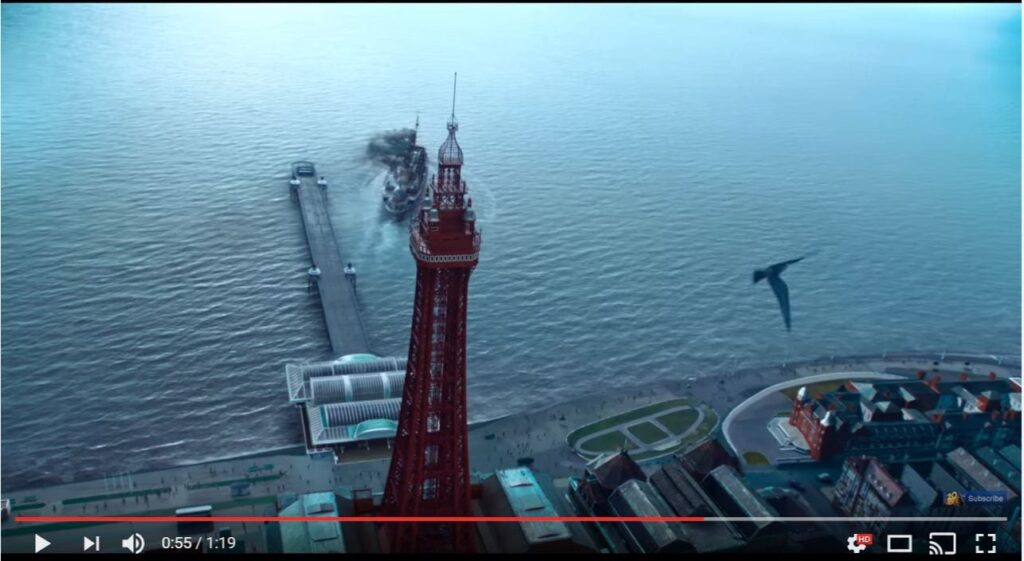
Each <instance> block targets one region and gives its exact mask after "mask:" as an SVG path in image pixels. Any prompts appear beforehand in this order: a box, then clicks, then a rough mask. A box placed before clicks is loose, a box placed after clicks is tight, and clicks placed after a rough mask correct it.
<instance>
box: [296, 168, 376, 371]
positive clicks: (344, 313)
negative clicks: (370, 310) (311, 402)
mask: <svg viewBox="0 0 1024 561" xmlns="http://www.w3.org/2000/svg"><path fill="white" fill-rule="evenodd" d="M317 177H318V176H317V175H315V174H314V175H312V176H298V177H297V178H296V179H298V180H299V185H297V186H296V185H293V186H292V189H293V191H294V192H295V195H296V198H297V200H298V203H299V208H300V209H301V214H302V223H303V226H304V227H305V229H306V242H307V243H308V244H309V255H310V258H311V259H312V262H313V263H315V264H316V266H317V267H318V268H319V269H320V279H319V281H318V285H319V286H318V288H319V294H320V304H321V306H322V307H323V310H324V320H325V322H326V323H327V333H328V336H329V337H330V339H331V348H332V349H333V350H334V353H335V354H336V355H339V356H343V355H348V354H356V353H369V352H370V349H369V346H368V345H367V344H366V334H365V333H364V331H363V322H362V319H361V318H360V317H359V307H358V306H357V303H356V293H355V288H354V287H353V286H352V283H351V282H350V281H349V280H348V279H347V278H345V271H344V270H345V264H344V263H343V262H342V259H341V253H340V251H339V249H338V242H337V238H336V237H335V236H334V227H333V226H331V218H330V216H328V214H327V196H326V188H323V187H320V186H319V185H317Z"/></svg>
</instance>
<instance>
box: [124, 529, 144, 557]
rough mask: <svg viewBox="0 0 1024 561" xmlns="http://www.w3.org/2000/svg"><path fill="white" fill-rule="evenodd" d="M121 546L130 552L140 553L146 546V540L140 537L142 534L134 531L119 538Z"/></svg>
mask: <svg viewBox="0 0 1024 561" xmlns="http://www.w3.org/2000/svg"><path fill="white" fill-rule="evenodd" d="M121 547H123V548H125V549H127V550H128V551H130V552H132V553H136V554H138V553H142V550H143V549H145V547H146V540H144V539H142V534H139V533H135V534H132V535H130V536H128V537H127V538H125V539H123V540H121Z"/></svg>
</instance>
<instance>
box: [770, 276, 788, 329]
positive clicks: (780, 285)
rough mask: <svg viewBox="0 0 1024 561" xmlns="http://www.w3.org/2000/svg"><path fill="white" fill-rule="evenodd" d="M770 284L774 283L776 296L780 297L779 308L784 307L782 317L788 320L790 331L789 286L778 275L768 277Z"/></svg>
mask: <svg viewBox="0 0 1024 561" xmlns="http://www.w3.org/2000/svg"><path fill="white" fill-rule="evenodd" d="M768 284H770V285H772V290H773V291H774V292H775V297H776V298H778V299H779V308H780V309H782V319H784V320H786V331H789V287H788V286H786V283H785V282H784V281H783V280H782V277H780V276H778V275H771V276H769V277H768Z"/></svg>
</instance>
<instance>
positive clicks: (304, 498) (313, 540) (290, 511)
mask: <svg viewBox="0 0 1024 561" xmlns="http://www.w3.org/2000/svg"><path fill="white" fill-rule="evenodd" d="M278 516H311V517H316V516H326V517H332V516H338V503H337V500H336V499H335V496H334V493H333V492H329V491H328V492H323V493H308V494H305V495H299V497H298V500H296V501H295V502H293V503H292V504H290V505H288V506H287V507H285V508H284V509H282V510H281V511H280V512H279V513H278ZM278 527H279V528H280V532H281V547H282V551H283V552H284V553H345V539H344V538H343V537H342V534H341V525H340V524H339V523H337V522H333V521H329V522H287V523H282V524H278Z"/></svg>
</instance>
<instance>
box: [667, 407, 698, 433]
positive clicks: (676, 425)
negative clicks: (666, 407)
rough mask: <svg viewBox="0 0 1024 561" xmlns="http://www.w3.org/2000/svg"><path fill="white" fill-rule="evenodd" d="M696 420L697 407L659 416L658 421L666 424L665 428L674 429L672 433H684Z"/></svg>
mask: <svg viewBox="0 0 1024 561" xmlns="http://www.w3.org/2000/svg"><path fill="white" fill-rule="evenodd" d="M696 420H697V410H696V409H684V410H682V411H673V412H672V413H668V414H666V415H662V416H660V417H658V422H659V423H661V424H663V425H665V428H667V429H668V430H670V431H672V434H682V433H684V432H686V429H688V428H690V425H692V424H693V423H694V421H696Z"/></svg>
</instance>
